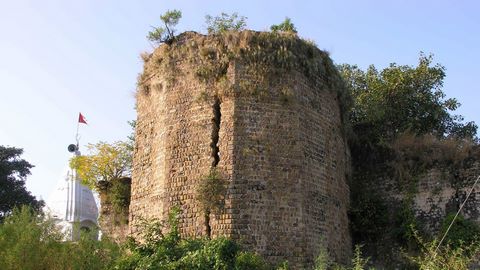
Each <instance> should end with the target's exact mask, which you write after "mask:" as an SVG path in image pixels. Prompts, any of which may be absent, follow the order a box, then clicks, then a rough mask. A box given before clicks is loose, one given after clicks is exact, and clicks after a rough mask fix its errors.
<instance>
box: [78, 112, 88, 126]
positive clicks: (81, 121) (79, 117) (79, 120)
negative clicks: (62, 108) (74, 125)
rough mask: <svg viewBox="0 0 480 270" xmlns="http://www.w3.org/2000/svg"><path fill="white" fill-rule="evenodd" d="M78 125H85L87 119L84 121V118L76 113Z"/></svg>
mask: <svg viewBox="0 0 480 270" xmlns="http://www.w3.org/2000/svg"><path fill="white" fill-rule="evenodd" d="M78 123H83V124H87V119H85V116H83V115H82V113H78ZM87 125H88V124H87Z"/></svg>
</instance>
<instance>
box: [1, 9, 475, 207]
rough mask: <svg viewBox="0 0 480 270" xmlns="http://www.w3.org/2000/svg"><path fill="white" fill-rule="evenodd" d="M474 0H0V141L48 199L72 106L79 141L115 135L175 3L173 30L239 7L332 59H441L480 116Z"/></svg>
mask: <svg viewBox="0 0 480 270" xmlns="http://www.w3.org/2000/svg"><path fill="white" fill-rule="evenodd" d="M478 3H480V2H478V1H461V0H459V1H442V0H437V1H433V0H432V1H418V0H415V1H414V0H405V1H381V0H378V1H339V0H331V1H279V0H276V1H260V0H256V1H250V0H244V1H220V0H216V1H214V0H210V1H207V0H203V1H193V0H183V1H161V0H156V1H120V0H115V1H114V0H111V1H109V0H82V1H64V0H43V1H38V0H15V1H14V0H0V145H9V146H15V147H20V148H23V149H24V150H25V154H24V155H23V157H24V158H25V159H27V160H28V161H29V162H31V163H32V164H34V165H35V166H36V167H35V168H34V169H33V170H32V175H31V176H30V177H29V178H28V180H27V187H28V189H29V190H30V191H32V193H33V194H34V195H36V196H41V197H43V198H44V199H47V197H48V194H49V193H50V191H51V190H52V189H53V187H54V184H55V183H56V182H57V181H58V180H59V178H60V177H61V175H62V174H63V172H64V170H65V168H66V166H67V163H68V159H69V157H70V155H69V153H68V152H67V150H66V147H67V145H68V144H70V143H73V142H74V139H75V138H74V135H75V129H76V121H77V117H78V112H79V111H81V112H82V113H83V114H84V115H85V116H86V118H87V120H88V121H89V125H88V126H82V127H81V134H82V139H81V143H82V144H87V143H95V142H97V141H100V140H103V141H107V142H112V141H115V140H123V139H125V138H126V136H127V135H128V134H129V133H130V127H129V126H128V124H127V121H128V120H132V119H134V118H135V111H134V102H135V101H134V92H135V85H136V77H137V74H138V73H139V72H140V71H141V69H142V63H141V60H140V58H139V54H140V53H141V52H142V51H151V50H152V46H151V45H150V44H149V43H148V42H147V40H146V39H145V35H146V33H147V32H148V31H149V30H150V29H151V28H150V26H151V25H155V24H158V23H159V14H161V13H163V12H165V11H166V10H168V9H180V10H181V11H182V12H183V18H182V20H181V22H180V25H179V30H180V31H183V30H196V31H200V32H205V25H204V17H205V15H206V14H211V15H218V14H219V13H221V12H228V13H231V12H238V13H239V14H241V15H244V16H246V17H248V27H249V28H251V29H255V30H267V29H268V28H269V26H270V25H271V24H275V23H279V22H281V21H282V20H283V19H284V18H285V16H289V17H290V18H292V20H293V22H294V23H295V25H296V26H297V28H298V30H299V34H300V35H301V36H302V37H305V38H308V39H312V40H314V41H315V42H316V43H317V44H318V46H319V47H320V48H321V49H325V50H328V51H329V52H330V53H331V57H332V58H333V60H334V61H335V62H336V63H350V64H357V65H359V66H360V67H362V68H365V67H367V66H368V65H369V64H375V65H376V66H378V67H385V66H386V65H388V64H389V63H391V62H397V63H399V64H409V65H414V64H416V61H417V59H418V54H419V52H420V51H424V52H426V53H433V54H434V55H435V61H437V62H439V63H441V64H443V65H444V66H445V67H446V68H447V78H446V80H445V87H444V90H445V92H446V93H447V95H448V96H449V97H456V98H457V99H458V100H459V101H460V102H461V103H462V107H461V108H460V109H459V110H458V113H460V114H463V115H464V116H465V117H466V119H467V120H473V121H476V122H477V123H480V116H479V111H480V110H479V109H478V108H479V107H478V105H477V102H478V99H479V98H480V89H479V88H480V87H479V83H478V78H479V75H478V74H480V69H479V64H480V16H479V11H480V4H478Z"/></svg>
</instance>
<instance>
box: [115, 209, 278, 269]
mask: <svg viewBox="0 0 480 270" xmlns="http://www.w3.org/2000/svg"><path fill="white" fill-rule="evenodd" d="M178 215H179V212H178V210H176V211H173V212H172V213H171V215H170V219H169V222H168V224H165V225H168V226H164V224H162V223H161V222H158V221H153V222H152V221H150V222H145V223H143V224H141V225H140V226H141V229H140V231H141V232H142V233H141V235H140V238H142V239H144V241H142V242H135V241H133V242H132V243H131V244H130V247H129V251H128V252H127V254H128V255H127V256H124V257H123V258H122V259H121V260H120V261H119V263H118V264H117V266H116V269H125V270H126V269H172V270H173V269H192V270H194V269H198V270H210V269H219V270H220V269H221V270H226V269H238V270H248V269H271V267H269V266H268V265H267V264H266V263H265V261H263V259H262V258H261V257H259V256H258V255H255V254H253V253H251V252H247V251H244V250H242V249H241V248H240V246H239V245H238V244H236V243H235V242H234V241H232V240H229V239H226V238H216V239H213V240H210V239H188V238H187V239H182V238H181V237H180V235H179V232H178V229H177V222H178ZM165 227H169V228H170V229H169V230H166V228H165Z"/></svg>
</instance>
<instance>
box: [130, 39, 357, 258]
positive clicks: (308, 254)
mask: <svg viewBox="0 0 480 270" xmlns="http://www.w3.org/2000/svg"><path fill="white" fill-rule="evenodd" d="M144 60H145V67H144V72H143V74H141V76H140V78H139V89H138V93H137V111H138V119H137V128H136V149H135V155H134V169H133V179H132V198H131V205H130V226H131V228H130V229H131V232H132V233H133V234H135V232H136V228H135V226H134V224H135V223H136V221H137V220H138V219H139V218H140V217H143V218H151V217H157V218H160V219H165V218H166V217H167V214H168V212H169V210H170V209H171V208H172V207H174V206H178V207H179V208H180V209H181V215H180V220H179V227H180V231H181V233H182V234H183V235H184V236H205V235H206V234H210V235H211V236H212V237H215V236H220V235H223V236H228V237H232V238H234V239H237V240H239V241H240V242H241V243H242V244H243V245H244V246H246V247H248V248H250V249H252V250H254V251H256V252H258V253H260V254H262V255H263V256H265V257H266V258H267V259H268V260H270V261H271V262H280V261H283V260H288V261H289V264H290V265H291V266H294V267H302V266H308V265H311V264H312V263H313V260H314V258H315V257H316V256H317V255H318V253H319V251H320V248H322V247H326V248H327V250H328V251H329V253H330V255H331V256H332V257H333V259H335V260H337V261H340V262H342V261H346V260H347V259H348V257H349V256H350V253H351V242H350V236H349V231H348V220H347V207H348V204H349V189H348V186H347V183H346V174H347V173H348V167H349V160H348V150H347V146H346V143H345V138H344V135H343V124H342V122H343V120H342V119H343V112H344V110H343V104H344V101H343V99H344V96H343V93H344V92H343V91H344V87H343V84H342V81H341V79H340V77H339V75H338V73H337V71H336V69H335V67H334V65H333V64H332V62H331V60H330V59H329V57H328V55H327V54H326V53H325V52H322V51H320V50H318V49H317V48H316V46H315V45H313V44H311V43H309V42H306V41H303V40H301V39H299V38H298V37H297V36H296V35H292V34H281V33H267V32H253V31H243V32H240V33H238V32H235V33H225V34H222V35H209V36H204V35H200V34H197V33H193V32H187V33H184V34H182V35H180V36H179V37H178V38H177V39H176V40H175V41H173V42H172V43H171V44H163V45H161V46H160V47H159V48H157V49H156V50H155V51H154V52H153V53H152V54H151V55H148V56H145V57H144ZM212 169H215V170H216V171H217V172H218V174H219V175H220V178H221V179H222V180H223V181H225V182H224V183H225V187H226V191H225V193H224V194H222V198H223V207H222V208H221V209H220V210H219V211H212V212H211V213H210V214H208V215H205V210H204V208H203V207H202V205H201V204H200V202H199V200H198V196H199V194H198V188H199V185H200V184H201V182H202V179H205V177H206V175H208V174H209V172H211V171H212Z"/></svg>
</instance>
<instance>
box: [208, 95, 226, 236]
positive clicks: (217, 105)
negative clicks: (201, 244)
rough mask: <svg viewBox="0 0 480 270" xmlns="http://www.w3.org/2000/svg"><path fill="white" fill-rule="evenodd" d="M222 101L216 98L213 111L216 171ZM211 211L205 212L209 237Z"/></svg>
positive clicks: (218, 157)
mask: <svg viewBox="0 0 480 270" xmlns="http://www.w3.org/2000/svg"><path fill="white" fill-rule="evenodd" d="M220 104H221V102H220V99H219V98H218V97H217V96H215V102H214V103H213V106H212V109H213V118H212V136H211V139H212V142H211V143H210V148H211V149H212V152H211V155H212V157H213V161H212V168H211V170H212V171H213V170H215V169H216V167H217V165H218V163H219V162H220V155H219V152H220V149H219V147H218V141H219V139H220V137H219V132H220V123H221V118H222V113H221V108H220ZM210 212H211V210H210V209H207V210H206V211H205V230H206V235H207V237H209V238H210V237H211V236H212V225H211V224H210V222H211V220H210Z"/></svg>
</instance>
